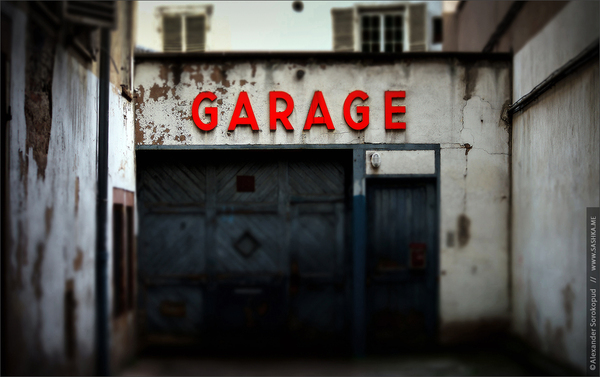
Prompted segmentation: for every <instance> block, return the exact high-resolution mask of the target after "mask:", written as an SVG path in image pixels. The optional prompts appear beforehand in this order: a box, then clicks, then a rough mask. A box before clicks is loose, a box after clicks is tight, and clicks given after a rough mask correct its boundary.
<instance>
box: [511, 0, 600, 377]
mask: <svg viewBox="0 0 600 377" xmlns="http://www.w3.org/2000/svg"><path fill="white" fill-rule="evenodd" d="M598 22H599V21H598V3H597V2H578V1H575V2H571V3H570V4H568V5H567V6H566V7H565V8H564V9H563V10H562V11H561V12H560V13H559V14H558V15H557V16H556V17H555V18H554V19H553V20H552V21H551V22H550V23H548V25H546V27H545V28H544V29H543V30H542V31H541V32H540V33H539V34H538V35H537V36H535V37H534V38H533V39H532V40H531V41H530V42H529V43H528V44H527V45H526V46H525V47H524V48H523V49H522V50H521V51H520V52H519V53H518V54H516V55H515V57H514V72H515V82H514V89H513V90H514V98H515V100H516V99H518V98H519V96H521V95H523V94H526V93H527V92H528V91H529V90H530V89H531V88H533V86H535V85H537V84H538V83H539V82H540V81H541V80H543V79H545V78H546V77H547V76H548V75H549V74H550V73H552V71H553V70H554V69H557V68H559V67H560V66H561V65H563V64H564V63H566V62H567V61H569V60H570V59H572V58H573V57H575V56H576V55H577V54H579V52H580V51H581V50H583V49H584V48H585V47H587V46H588V44H589V43H591V41H593V40H594V39H596V38H598ZM598 80H599V78H598V60H597V59H595V60H593V61H592V62H590V63H588V64H587V65H586V66H584V67H582V68H580V69H579V70H578V71H577V72H575V73H573V74H572V75H570V76H568V77H567V78H565V79H564V80H563V81H561V82H559V83H558V84H556V85H555V86H554V87H553V88H552V89H550V90H549V91H547V92H546V93H545V94H543V95H542V96H541V97H540V98H538V99H537V100H536V101H535V103H534V104H532V105H531V106H530V107H529V108H527V109H525V110H524V111H522V112H519V113H517V114H515V115H514V117H513V135H512V136H513V187H512V193H513V211H512V212H513V213H512V233H513V236H512V239H513V245H512V253H513V255H512V276H513V289H512V301H513V311H512V313H513V314H512V326H513V330H514V331H515V332H516V333H517V334H519V335H521V336H522V337H523V338H524V339H525V340H526V341H528V342H530V343H531V344H532V345H533V346H535V347H536V348H538V349H539V350H541V351H542V352H544V353H547V354H549V355H551V356H554V357H555V358H557V359H558V360H561V361H563V362H567V363H570V364H571V365H573V366H575V367H577V368H579V369H581V370H582V371H583V370H585V364H586V348H585V347H586V331H585V325H586V323H585V321H586V310H585V308H586V303H585V300H586V281H585V279H586V277H585V276H586V273H585V271H586V258H585V256H586V254H585V231H586V230H585V225H584V224H585V216H586V215H585V213H586V207H597V206H598V204H599V195H600V188H599V187H600V173H599V171H600V163H599V160H600V155H599V152H598V145H600V133H599V127H598V124H599V119H600V118H599V116H600V112H599V108H598V103H599V102H598V101H599V89H600V88H599V84H598Z"/></svg>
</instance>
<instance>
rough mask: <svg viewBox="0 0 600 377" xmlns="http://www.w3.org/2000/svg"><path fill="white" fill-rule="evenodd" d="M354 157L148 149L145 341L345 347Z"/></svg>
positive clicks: (142, 239) (141, 160) (144, 173)
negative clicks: (350, 181)
mask: <svg viewBox="0 0 600 377" xmlns="http://www.w3.org/2000/svg"><path fill="white" fill-rule="evenodd" d="M346 157H348V156H346V153H345V152H343V151H338V152H336V153H335V154H331V153H323V152H310V154H308V153H306V152H304V153H301V152H292V151H289V152H282V151H278V152H276V151H272V152H265V151H263V152H258V151H257V152H225V151H212V152H202V151H185V152H183V151H178V152H175V151H144V152H138V156H137V158H138V208H139V215H140V229H139V257H138V264H139V274H138V275H139V279H140V302H139V307H140V309H141V310H140V312H141V314H142V319H143V321H142V323H143V330H144V335H146V336H149V337H154V339H156V338H157V337H169V338H173V337H180V338H190V339H195V340H202V339H207V340H205V341H204V343H208V344H207V345H209V346H211V347H217V348H218V347H219V346H220V345H222V346H223V347H227V348H228V349H230V348H231V347H233V346H235V345H236V344H238V345H239V346H241V347H246V346H248V344H253V347H255V346H256V345H257V342H256V340H257V339H260V342H259V344H262V345H265V344H266V345H272V346H277V347H280V346H281V345H290V344H295V345H298V344H303V343H306V342H308V343H309V344H312V343H316V342H319V343H322V342H323V341H324V340H327V339H330V340H332V339H336V340H337V341H344V336H347V335H348V333H349V331H348V322H349V315H348V312H349V310H347V308H349V305H348V303H349V290H348V287H349V284H347V283H348V282H349V277H348V274H347V271H348V266H349V254H348V251H347V244H348V242H347V240H346V237H347V236H346V231H345V229H346V228H347V221H348V219H349V215H348V213H347V208H348V205H347V197H348V195H347V192H346V191H347V187H348V186H349V185H348V184H347V182H346V177H347V175H348V174H347V173H346V171H347V168H346V166H345V164H344V158H346ZM346 160H347V161H348V162H350V159H349V158H347V159H346ZM303 341H304V342H303Z"/></svg>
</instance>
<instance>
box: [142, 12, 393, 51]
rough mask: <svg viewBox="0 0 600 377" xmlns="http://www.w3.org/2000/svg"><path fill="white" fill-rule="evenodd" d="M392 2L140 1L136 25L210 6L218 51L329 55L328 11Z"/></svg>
mask: <svg viewBox="0 0 600 377" xmlns="http://www.w3.org/2000/svg"><path fill="white" fill-rule="evenodd" d="M394 2H397V1H377V2H375V1H368V2H366V1H362V2H357V1H303V4H304V9H303V10H302V12H296V11H294V10H293V8H292V1H197V2H183V1H169V2H158V1H140V2H139V3H138V22H145V21H144V20H150V19H151V18H153V17H154V9H155V8H156V7H158V6H164V5H167V4H168V5H189V4H212V5H213V14H212V20H211V30H210V33H211V36H210V37H211V38H213V41H214V42H213V43H214V44H215V45H217V46H220V48H219V50H231V51H331V50H332V44H333V43H332V33H331V8H344V7H351V6H352V5H354V4H356V3H368V4H381V3H384V4H385V3H388V4H389V3H394ZM143 34H144V33H139V32H138V44H140V45H142V46H144V45H145V44H150V42H145V39H144V38H145V36H144V35H143Z"/></svg>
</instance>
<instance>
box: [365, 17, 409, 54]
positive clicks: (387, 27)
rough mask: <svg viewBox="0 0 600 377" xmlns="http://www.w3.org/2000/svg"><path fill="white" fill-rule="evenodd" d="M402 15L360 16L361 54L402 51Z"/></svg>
mask: <svg viewBox="0 0 600 377" xmlns="http://www.w3.org/2000/svg"><path fill="white" fill-rule="evenodd" d="M403 42H404V15H403V14H402V13H393V14H389V13H388V14H365V15H362V16H361V51H362V52H402V51H404V43H403Z"/></svg>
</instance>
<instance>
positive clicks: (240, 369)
mask: <svg viewBox="0 0 600 377" xmlns="http://www.w3.org/2000/svg"><path fill="white" fill-rule="evenodd" d="M540 374H546V373H540V372H539V371H538V370H533V369H532V368H531V367H528V366H526V365H523V364H520V363H519V362H517V361H516V360H514V359H512V358H511V357H509V356H507V355H506V354H504V353H501V352H498V351H493V350H469V351H465V350H461V351H456V352H449V351H444V352H430V353H411V354H400V355H388V356H373V357H365V358H359V359H357V358H340V357H333V358H332V357H330V358H319V357H297V358H295V357H239V356H236V357H192V356H190V355H185V356H177V355H172V354H170V355H167V356H161V355H156V354H155V355H151V356H142V357H139V358H137V359H136V360H134V361H133V362H132V363H131V364H130V365H129V366H127V367H126V368H125V369H124V370H122V371H121V373H120V375H122V376H172V375H176V376H529V375H540Z"/></svg>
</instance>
